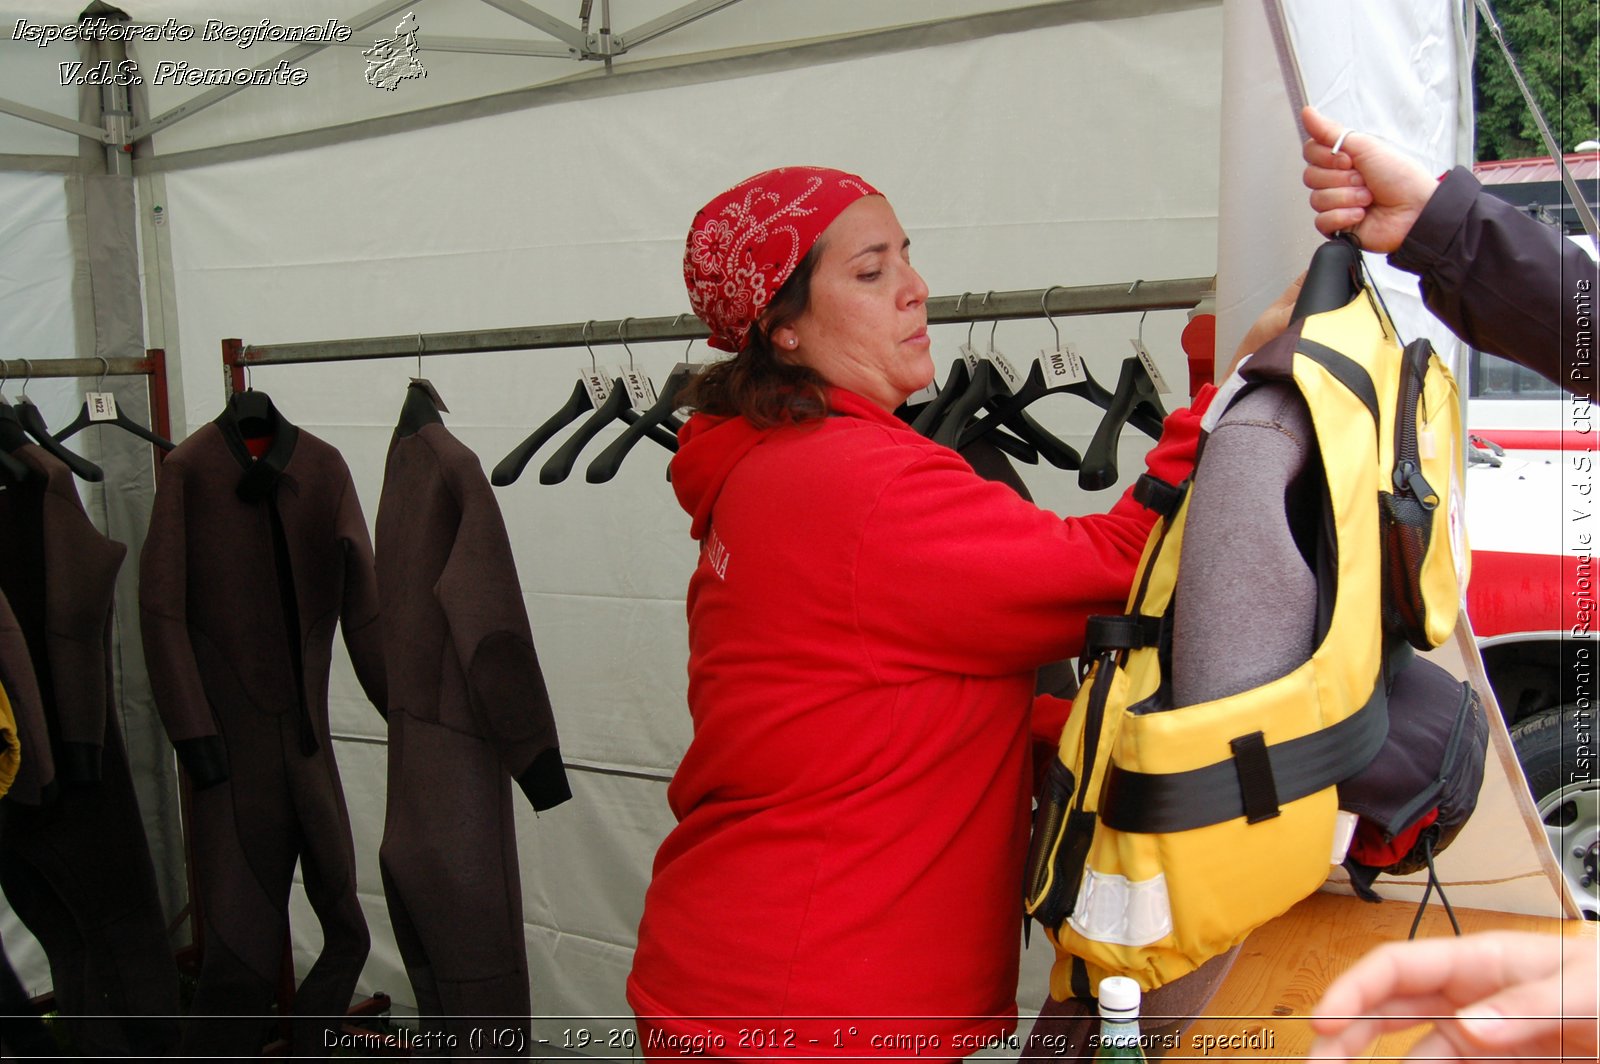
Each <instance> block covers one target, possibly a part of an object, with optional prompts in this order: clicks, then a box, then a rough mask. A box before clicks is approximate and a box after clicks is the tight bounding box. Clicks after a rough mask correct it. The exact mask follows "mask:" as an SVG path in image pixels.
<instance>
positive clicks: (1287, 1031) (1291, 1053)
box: [1167, 893, 1596, 1060]
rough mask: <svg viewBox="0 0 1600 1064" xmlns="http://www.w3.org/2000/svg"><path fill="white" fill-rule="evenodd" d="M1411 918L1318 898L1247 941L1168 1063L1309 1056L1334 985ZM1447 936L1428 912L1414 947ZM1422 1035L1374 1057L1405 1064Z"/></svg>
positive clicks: (1492, 919) (1462, 916) (1580, 930)
mask: <svg viewBox="0 0 1600 1064" xmlns="http://www.w3.org/2000/svg"><path fill="white" fill-rule="evenodd" d="M1415 915H1416V908H1415V906H1413V905H1409V904H1407V903H1405V902H1401V901H1385V902H1383V903H1382V904H1378V905H1373V904H1370V903H1368V902H1364V901H1361V900H1360V899H1358V898H1352V897H1349V896H1346V895H1339V894H1326V893H1319V894H1313V895H1312V896H1311V897H1309V898H1307V899H1306V900H1305V901H1303V902H1301V903H1300V904H1299V905H1297V906H1295V907H1294V908H1293V909H1291V910H1289V911H1288V912H1287V913H1285V914H1284V915H1283V916H1280V917H1279V918H1278V919H1276V920H1274V921H1272V922H1271V923H1269V924H1267V925H1265V926H1264V927H1262V928H1260V929H1259V930H1257V931H1256V932H1255V933H1254V934H1252V935H1251V936H1250V938H1249V939H1248V940H1246V942H1245V944H1244V948H1243V949H1242V950H1240V951H1239V959H1238V961H1237V962H1236V963H1235V964H1234V966H1233V970H1232V971H1231V972H1230V973H1229V974H1228V978H1227V981H1226V982H1224V983H1223V984H1222V989H1220V990H1219V991H1217V994H1216V996H1215V997H1214V998H1212V999H1211V1004H1210V1005H1209V1006H1208V1007H1207V1009H1206V1011H1205V1014H1204V1015H1203V1016H1202V1017H1201V1018H1200V1019H1199V1020H1197V1021H1195V1024H1194V1026H1193V1027H1191V1028H1190V1029H1189V1031H1188V1033H1187V1034H1186V1035H1185V1036H1184V1044H1183V1045H1182V1047H1180V1048H1179V1049H1177V1050H1175V1051H1173V1052H1171V1053H1168V1054H1167V1059H1168V1060H1177V1059H1190V1060H1198V1059H1209V1058H1211V1057H1224V1056H1231V1057H1256V1058H1259V1059H1263V1060H1265V1059H1272V1058H1278V1059H1291V1060H1298V1059H1301V1058H1303V1057H1304V1056H1305V1053H1306V1050H1307V1049H1309V1048H1310V1046H1311V1037H1312V1036H1311V1025H1310V1023H1309V1022H1308V1020H1309V1018H1310V1015H1311V1009H1312V1007H1313V1006H1314V1005H1315V1004H1316V1002H1317V999H1318V998H1320V997H1321V996H1322V992H1323V991H1324V990H1325V989H1326V988H1327V986H1328V984H1329V983H1331V982H1332V981H1333V979H1334V977H1335V976H1337V975H1338V974H1339V973H1340V972H1342V971H1344V970H1345V969H1346V968H1348V967H1350V965H1352V964H1354V963H1355V962H1356V961H1357V960H1358V959H1359V958H1361V957H1362V956H1364V955H1365V954H1366V952H1367V951H1368V950H1370V949H1371V948H1372V947H1374V946H1376V945H1378V944H1380V943H1382V942H1391V941H1403V940H1404V939H1405V937H1406V933H1407V932H1408V931H1410V929H1411V921H1412V919H1413V917H1414V916H1415ZM1456 917H1457V919H1458V920H1460V922H1461V930H1462V931H1463V932H1464V933H1467V934H1470V933H1472V932H1474V931H1489V930H1495V929H1504V930H1517V931H1550V932H1557V933H1562V934H1576V935H1585V936H1587V937H1590V938H1593V937H1595V934H1596V925H1595V924H1594V923H1589V922H1585V921H1581V920H1555V919H1550V918H1546V917H1538V916H1522V915H1518V914H1515V913H1499V912H1486V911H1484V910H1481V909H1460V908H1458V909H1456ZM1451 933H1452V932H1451V930H1450V921H1449V918H1448V917H1447V916H1446V915H1445V912H1444V910H1443V909H1442V908H1441V907H1439V906H1437V905H1432V906H1429V908H1428V912H1427V914H1426V915H1425V916H1424V917H1423V918H1422V925H1421V926H1420V927H1419V928H1418V929H1417V937H1418V938H1421V937H1423V936H1424V935H1428V936H1435V935H1449V934H1451ZM1426 1030H1427V1028H1426V1027H1424V1026H1418V1027H1414V1028H1411V1029H1410V1030H1407V1031H1399V1032H1396V1033H1394V1034H1391V1035H1386V1036H1385V1037H1383V1038H1381V1039H1379V1040H1378V1042H1377V1043H1376V1044H1375V1045H1374V1046H1373V1047H1372V1049H1371V1050H1369V1054H1368V1055H1369V1057H1371V1058H1372V1059H1377V1060H1395V1059H1399V1058H1401V1057H1403V1056H1404V1055H1405V1052H1406V1050H1407V1049H1408V1048H1409V1047H1410V1046H1411V1045H1412V1044H1413V1043H1415V1042H1416V1041H1417V1040H1418V1039H1419V1038H1421V1037H1422V1035H1423V1033H1424V1032H1425V1031H1426ZM1208 1040H1209V1041H1208Z"/></svg>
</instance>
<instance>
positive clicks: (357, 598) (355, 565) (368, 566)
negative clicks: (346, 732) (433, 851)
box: [337, 469, 389, 720]
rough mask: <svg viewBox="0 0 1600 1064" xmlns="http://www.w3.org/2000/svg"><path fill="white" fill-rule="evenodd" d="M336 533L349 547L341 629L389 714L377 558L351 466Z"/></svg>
mask: <svg viewBox="0 0 1600 1064" xmlns="http://www.w3.org/2000/svg"><path fill="white" fill-rule="evenodd" d="M343 473H344V489H343V491H341V492H340V494H339V516H338V529H337V535H338V539H339V543H340V544H341V545H342V546H343V548H344V596H343V600H342V602H341V605H340V608H339V629H340V631H341V632H343V634H344V645H345V649H346V650H348V651H349V652H350V663H351V664H352V665H353V666H355V670H356V680H357V682H358V683H360V684H361V689H362V690H363V691H364V692H366V695H367V700H368V701H370V702H371V703H372V705H373V707H374V708H376V709H377V711H378V713H379V715H380V716H382V717H383V718H384V719H386V720H387V719H388V716H389V677H388V673H387V671H386V669H385V667H384V663H383V633H382V628H381V626H380V625H379V624H378V574H377V570H376V569H375V568H374V567H373V563H372V537H371V536H370V535H369V534H368V533H367V519H366V517H365V516H364V515H363V514H362V512H361V499H360V497H359V496H357V495H356V487H355V484H354V483H353V482H352V481H351V479H350V471H349V470H348V469H344V470H343Z"/></svg>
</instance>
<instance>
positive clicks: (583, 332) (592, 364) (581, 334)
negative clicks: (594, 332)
mask: <svg viewBox="0 0 1600 1064" xmlns="http://www.w3.org/2000/svg"><path fill="white" fill-rule="evenodd" d="M593 324H594V321H593V319H591V320H589V321H586V322H584V323H583V328H582V329H580V330H578V339H580V340H582V341H583V346H584V347H588V348H589V368H590V369H592V370H594V372H595V376H597V377H598V376H599V375H600V363H598V362H596V361H595V357H594V348H592V347H589V326H591V325H593Z"/></svg>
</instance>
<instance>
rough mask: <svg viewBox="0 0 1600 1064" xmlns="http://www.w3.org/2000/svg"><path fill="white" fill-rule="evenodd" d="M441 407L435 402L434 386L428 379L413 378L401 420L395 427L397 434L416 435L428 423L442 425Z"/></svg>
mask: <svg viewBox="0 0 1600 1064" xmlns="http://www.w3.org/2000/svg"><path fill="white" fill-rule="evenodd" d="M442 424H444V418H442V417H440V416H439V408H438V406H436V405H435V404H434V400H433V386H432V385H430V384H428V383H427V382H426V381H419V380H413V381H412V382H411V383H410V384H409V385H408V386H407V387H406V401H405V402H404V403H402V404H401V406H400V421H399V423H398V424H396V425H395V427H394V434H395V435H396V436H415V435H416V434H417V433H418V432H421V431H422V429H423V428H424V427H425V426H427V425H442Z"/></svg>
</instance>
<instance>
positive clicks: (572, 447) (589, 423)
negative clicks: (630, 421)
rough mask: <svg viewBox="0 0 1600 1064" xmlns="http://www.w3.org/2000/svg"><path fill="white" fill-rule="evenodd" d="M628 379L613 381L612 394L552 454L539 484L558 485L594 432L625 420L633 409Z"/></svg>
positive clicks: (541, 473) (565, 476)
mask: <svg viewBox="0 0 1600 1064" xmlns="http://www.w3.org/2000/svg"><path fill="white" fill-rule="evenodd" d="M628 404H629V401H628V382H627V381H625V380H623V379H622V378H621V377H618V378H616V379H615V380H613V381H612V382H611V394H610V395H608V396H606V401H605V402H603V403H601V404H600V405H599V406H598V407H596V408H595V411H594V413H592V414H590V415H589V417H588V419H587V420H585V421H584V422H583V424H581V425H579V426H578V427H577V428H576V429H575V430H574V431H573V433H572V435H571V436H568V437H567V438H566V441H565V442H564V443H562V444H561V446H560V447H559V448H558V449H557V450H556V453H555V454H552V455H551V456H550V457H549V459H548V460H547V461H546V462H545V464H544V465H543V466H541V467H540V469H539V483H541V484H559V483H561V482H562V481H563V480H566V479H567V476H568V474H570V473H571V472H572V467H573V465H574V463H576V462H577V461H578V454H579V452H580V451H582V450H583V449H584V447H586V446H587V445H588V443H589V441H590V440H592V439H594V437H595V435H596V434H597V433H598V432H599V431H600V430H601V429H603V428H605V427H606V426H607V425H609V424H611V423H612V422H613V421H621V420H623V417H622V413H623V411H625V410H628V409H631V408H630V406H629V405H628Z"/></svg>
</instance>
